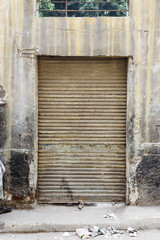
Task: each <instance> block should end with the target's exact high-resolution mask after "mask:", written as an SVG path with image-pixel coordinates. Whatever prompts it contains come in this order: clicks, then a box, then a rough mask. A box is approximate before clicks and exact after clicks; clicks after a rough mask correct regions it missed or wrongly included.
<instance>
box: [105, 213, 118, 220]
mask: <svg viewBox="0 0 160 240" xmlns="http://www.w3.org/2000/svg"><path fill="white" fill-rule="evenodd" d="M104 218H108V219H111V220H117V217H116V215H115V214H114V213H106V214H105V215H104Z"/></svg>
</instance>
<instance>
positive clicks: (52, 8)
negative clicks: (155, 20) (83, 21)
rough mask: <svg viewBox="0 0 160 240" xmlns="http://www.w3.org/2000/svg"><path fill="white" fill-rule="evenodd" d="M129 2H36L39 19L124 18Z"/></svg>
mask: <svg viewBox="0 0 160 240" xmlns="http://www.w3.org/2000/svg"><path fill="white" fill-rule="evenodd" d="M128 7H129V0H114V1H113V0H54V1H50V0H48V1H47V0H38V9H37V11H38V13H39V16H40V17H125V16H127V15H128Z"/></svg>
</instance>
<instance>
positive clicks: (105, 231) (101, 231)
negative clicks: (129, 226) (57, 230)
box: [76, 226, 123, 239]
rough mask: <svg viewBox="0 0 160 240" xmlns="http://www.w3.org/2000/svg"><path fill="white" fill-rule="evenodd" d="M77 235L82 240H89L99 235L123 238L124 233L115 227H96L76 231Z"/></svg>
mask: <svg viewBox="0 0 160 240" xmlns="http://www.w3.org/2000/svg"><path fill="white" fill-rule="evenodd" d="M76 233H77V235H78V236H79V237H80V238H82V239H88V238H93V237H97V236H99V235H103V236H105V237H108V236H112V235H114V236H115V237H117V238H118V237H119V238H120V237H122V236H123V231H118V230H117V229H115V228H113V227H103V228H100V227H97V226H94V227H93V228H88V229H87V228H79V229H77V230H76Z"/></svg>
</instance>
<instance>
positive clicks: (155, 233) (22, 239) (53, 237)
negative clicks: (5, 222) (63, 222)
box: [0, 230, 160, 240]
mask: <svg viewBox="0 0 160 240" xmlns="http://www.w3.org/2000/svg"><path fill="white" fill-rule="evenodd" d="M44 239H45V240H80V238H79V237H78V236H76V234H75V233H71V237H63V233H62V232H61V233H36V234H2V233H1V234H0V240H44ZM93 239H95V240H105V239H106V240H114V239H117V238H115V237H114V236H112V237H108V238H106V237H95V238H93ZM118 239H122V240H133V239H135V240H159V239H160V230H150V231H140V232H139V234H138V235H137V237H134V238H133V237H130V236H128V234H127V233H124V236H123V237H122V238H118Z"/></svg>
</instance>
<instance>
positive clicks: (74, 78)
mask: <svg viewBox="0 0 160 240" xmlns="http://www.w3.org/2000/svg"><path fill="white" fill-rule="evenodd" d="M126 79H127V60H126V59H124V58H64V57H61V58H54V57H40V58H39V156H38V157H39V164H38V178H39V179H38V197H39V201H41V202H59V203H62V202H77V201H78V200H80V199H81V200H84V201H86V202H94V201H104V202H109V201H116V202H124V201H125V165H126V164H125V148H126V94H127V91H126V88H127V86H126V85H127V80H126Z"/></svg>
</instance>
